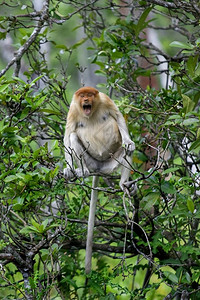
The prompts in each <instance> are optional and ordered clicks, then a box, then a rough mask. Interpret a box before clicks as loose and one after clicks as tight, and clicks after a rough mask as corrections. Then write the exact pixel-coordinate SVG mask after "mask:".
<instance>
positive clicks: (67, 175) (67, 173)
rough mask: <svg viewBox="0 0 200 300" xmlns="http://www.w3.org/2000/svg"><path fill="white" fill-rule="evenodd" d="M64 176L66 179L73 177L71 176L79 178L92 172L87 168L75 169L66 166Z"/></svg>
mask: <svg viewBox="0 0 200 300" xmlns="http://www.w3.org/2000/svg"><path fill="white" fill-rule="evenodd" d="M63 172H64V176H65V178H66V179H71V178H75V177H77V178H79V177H88V176H89V174H90V172H89V171H88V169H86V168H84V169H83V168H77V169H75V170H72V169H70V168H65V169H64V171H63Z"/></svg>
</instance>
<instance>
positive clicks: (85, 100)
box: [79, 93, 95, 117]
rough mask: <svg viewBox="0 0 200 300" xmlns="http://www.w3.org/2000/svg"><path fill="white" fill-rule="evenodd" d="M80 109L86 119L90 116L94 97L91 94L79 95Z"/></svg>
mask: <svg viewBox="0 0 200 300" xmlns="http://www.w3.org/2000/svg"><path fill="white" fill-rule="evenodd" d="M79 102H80V106H81V109H82V111H83V113H84V115H85V116H86V117H89V116H91V115H92V113H93V111H94V105H95V95H94V94H93V93H81V94H80V95H79Z"/></svg>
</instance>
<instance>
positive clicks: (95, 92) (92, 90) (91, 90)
mask: <svg viewBox="0 0 200 300" xmlns="http://www.w3.org/2000/svg"><path fill="white" fill-rule="evenodd" d="M81 93H92V94H93V95H94V96H96V95H98V94H99V91H98V90H97V89H95V88H93V87H91V86H84V87H82V88H80V89H78V90H77V91H76V92H75V95H76V96H79V95H80V94H81Z"/></svg>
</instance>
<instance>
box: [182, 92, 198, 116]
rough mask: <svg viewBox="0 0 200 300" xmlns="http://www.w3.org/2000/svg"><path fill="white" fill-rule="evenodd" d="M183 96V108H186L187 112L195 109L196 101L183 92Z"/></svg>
mask: <svg viewBox="0 0 200 300" xmlns="http://www.w3.org/2000/svg"><path fill="white" fill-rule="evenodd" d="M182 98H183V109H184V111H185V113H186V114H187V113H188V112H191V111H193V109H194V107H195V102H194V101H192V100H191V99H190V97H188V96H186V95H183V94H182Z"/></svg>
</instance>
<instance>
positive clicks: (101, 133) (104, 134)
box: [77, 117, 121, 161]
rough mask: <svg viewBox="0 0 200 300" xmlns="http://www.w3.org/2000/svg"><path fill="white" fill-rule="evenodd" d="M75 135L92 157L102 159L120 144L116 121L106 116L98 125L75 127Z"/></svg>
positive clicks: (113, 151) (114, 150) (106, 157)
mask: <svg viewBox="0 0 200 300" xmlns="http://www.w3.org/2000/svg"><path fill="white" fill-rule="evenodd" d="M77 135H78V137H79V139H80V140H81V142H82V143H83V145H84V147H85V148H86V149H87V151H88V152H89V153H90V155H91V156H92V157H94V158H95V159H97V160H100V161H103V160H106V159H108V158H110V157H111V154H114V153H115V152H116V151H117V150H118V149H119V147H120V146H121V135H120V133H119V129H118V125H117V122H116V121H115V120H114V119H113V118H112V117H110V118H108V119H107V120H106V121H104V122H100V123H99V124H98V125H97V124H94V126H90V128H89V130H88V128H87V126H84V127H79V128H77Z"/></svg>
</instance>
